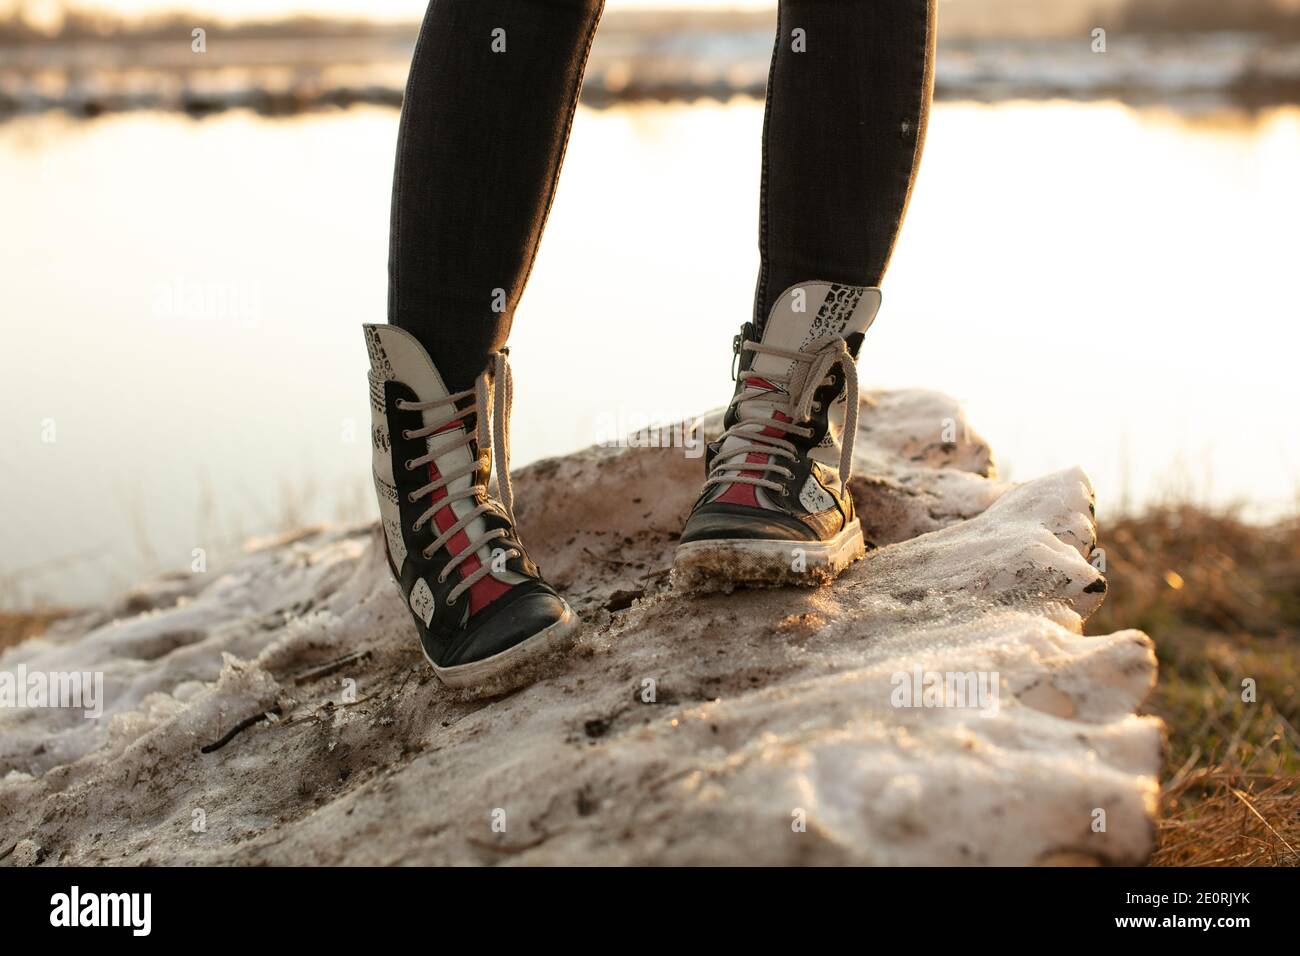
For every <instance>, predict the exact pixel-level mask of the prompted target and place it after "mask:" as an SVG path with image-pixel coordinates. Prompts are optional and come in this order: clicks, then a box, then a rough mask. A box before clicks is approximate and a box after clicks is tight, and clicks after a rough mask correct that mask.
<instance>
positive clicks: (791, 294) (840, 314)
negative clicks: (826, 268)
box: [750, 282, 880, 378]
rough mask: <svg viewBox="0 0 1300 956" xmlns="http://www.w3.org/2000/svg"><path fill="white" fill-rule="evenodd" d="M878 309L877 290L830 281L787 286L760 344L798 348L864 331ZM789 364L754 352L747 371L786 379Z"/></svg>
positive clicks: (767, 323) (764, 328) (770, 317)
mask: <svg viewBox="0 0 1300 956" xmlns="http://www.w3.org/2000/svg"><path fill="white" fill-rule="evenodd" d="M879 309H880V290H879V289H870V288H867V287H866V286H860V285H838V284H836V283H832V282H804V283H802V284H800V285H797V286H794V287H792V288H790V289H787V290H786V292H785V293H784V294H783V295H782V296H781V298H780V299H779V300H778V301H777V303H776V305H774V306H773V307H772V311H771V312H770V313H769V314H768V316H767V321H766V322H765V323H764V325H763V337H762V339H761V340H760V341H761V342H762V343H763V344H764V345H772V346H775V347H777V348H781V349H788V350H790V351H792V352H793V351H798V350H799V349H801V348H803V347H804V346H805V345H808V344H809V343H810V342H815V341H816V340H817V339H820V338H822V337H824V336H827V335H838V336H839V337H840V338H848V337H849V336H850V335H853V334H854V333H856V332H866V331H867V329H868V328H869V327H870V326H871V323H872V321H873V320H874V319H875V318H876V312H877V311H879ZM792 364H793V363H792V362H791V361H790V360H789V359H783V358H781V357H779V356H776V355H765V354H763V353H761V352H760V353H758V355H757V356H755V359H754V364H753V365H752V366H750V370H751V371H752V372H754V373H755V374H757V375H760V376H767V375H771V376H774V377H776V378H786V377H787V376H788V375H789V373H790V366H791V365H792Z"/></svg>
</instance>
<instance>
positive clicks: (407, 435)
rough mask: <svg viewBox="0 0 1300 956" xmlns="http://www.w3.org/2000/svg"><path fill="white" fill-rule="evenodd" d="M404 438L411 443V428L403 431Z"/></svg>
mask: <svg viewBox="0 0 1300 956" xmlns="http://www.w3.org/2000/svg"><path fill="white" fill-rule="evenodd" d="M402 437H403V438H405V439H406V440H407V441H410V440H411V430H410V429H409V428H403V429H402Z"/></svg>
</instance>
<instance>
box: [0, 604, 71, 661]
mask: <svg viewBox="0 0 1300 956" xmlns="http://www.w3.org/2000/svg"><path fill="white" fill-rule="evenodd" d="M68 614H69V612H68V611H65V610H63V609H61V608H49V609H46V610H40V611H0V651H2V650H4V649H5V648H6V647H12V646H13V645H14V644H17V643H19V642H21V641H25V640H27V638H29V637H35V636H36V635H37V634H40V633H41V632H42V631H44V630H45V629H46V628H47V627H49V626H50V625H51V624H53V623H54V622H55V621H57V620H59V619H60V618H64V617H67V616H68Z"/></svg>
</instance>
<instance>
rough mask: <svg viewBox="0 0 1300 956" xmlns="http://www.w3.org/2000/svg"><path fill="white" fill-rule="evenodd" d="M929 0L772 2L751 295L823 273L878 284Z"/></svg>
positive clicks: (921, 101) (759, 301)
mask: <svg viewBox="0 0 1300 956" xmlns="http://www.w3.org/2000/svg"><path fill="white" fill-rule="evenodd" d="M934 27H935V0H834V2H830V0H781V4H780V11H779V13H778V21H777V37H776V49H775V51H774V52H773V56H772V72H771V77H770V79H769V82H768V87H767V112H766V114H765V118H764V123H763V180H762V182H763V185H762V194H761V197H760V203H761V208H760V214H759V217H760V219H759V221H760V225H759V250H760V253H761V256H762V266H761V268H760V271H759V278H758V288H757V291H756V293H755V301H754V322H755V325H756V326H758V327H759V328H761V327H762V324H763V322H765V321H766V319H767V315H768V312H769V310H770V309H771V308H772V306H773V305H774V304H775V303H776V302H777V300H778V298H779V297H780V295H781V293H782V292H784V291H785V290H786V289H788V288H789V287H790V286H792V285H794V284H795V283H797V282H804V281H806V280H810V279H826V280H830V281H832V282H840V283H845V284H849V285H858V286H876V285H879V284H880V280H881V278H882V277H883V276H884V274H885V268H886V267H887V266H888V264H889V257H890V254H891V252H892V251H893V248H894V240H895V238H896V237H897V235H898V229H899V226H900V225H901V224H902V221H903V215H904V213H905V212H906V211H907V202H908V198H909V196H910V195H911V189H912V182H913V180H914V179H915V177H916V170H917V165H918V163H919V161H920V158H921V148H922V146H923V145H924V142H925V129H926V121H927V119H928V116H929V110H930V95H931V91H932V89H933V86H934V66H933V64H934V36H935V29H934Z"/></svg>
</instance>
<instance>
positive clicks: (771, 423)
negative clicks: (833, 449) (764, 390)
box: [705, 335, 858, 492]
mask: <svg viewBox="0 0 1300 956" xmlns="http://www.w3.org/2000/svg"><path fill="white" fill-rule="evenodd" d="M742 348H744V349H748V350H749V351H751V352H757V353H760V354H763V355H774V356H776V357H778V358H784V359H789V360H790V361H791V362H793V363H794V365H793V367H792V369H791V371H790V374H789V376H788V377H787V378H777V377H774V376H771V375H760V374H758V373H757V372H754V371H752V370H751V371H747V372H741V373H740V381H741V383H742V386H743V385H744V384H745V383H747V382H748V381H749V380H750V379H754V378H756V379H760V380H762V381H764V382H767V383H769V384H771V385H773V386H776V387H778V388H784V389H785V392H786V400H785V401H784V402H781V401H779V400H777V398H778V393H775V392H772V393H769V395H758V396H755V395H746V394H745V392H746V390H747V389H746V388H745V387H742V388H740V389H739V390H738V391H737V392H736V395H735V397H734V398H732V400H731V404H730V405H728V406H727V413H728V414H730V412H731V409H732V407H733V406H739V405H743V404H744V403H745V402H769V401H771V402H772V404H773V408H772V410H771V411H770V412H769V411H768V410H766V409H765V410H764V411H763V412H762V413H761V414H746V413H745V412H744V411H741V412H740V413H739V417H738V419H737V421H736V423H735V424H734V425H732V426H731V427H730V428H728V429H727V430H726V431H725V432H723V435H722V446H725V444H726V442H727V440H728V439H730V438H735V439H738V440H740V441H741V444H739V445H736V446H735V447H733V448H731V449H728V450H727V452H726V456H725V457H723V456H722V455H719V457H718V460H717V461H715V462H714V463H713V468H712V469H711V471H710V474H709V478H708V480H707V481H706V482H705V486H706V487H708V486H710V485H720V484H743V485H756V486H758V487H760V488H770V489H772V490H773V491H777V492H781V491H783V490H784V486H783V485H782V484H781V483H780V482H779V481H776V480H774V479H772V478H768V477H763V476H764V475H765V474H767V473H773V474H777V475H781V476H782V477H784V478H786V479H787V480H788V479H790V478H793V477H794V473H793V472H792V471H791V470H790V469H789V468H787V467H785V466H784V465H782V464H781V463H780V462H779V460H778V459H781V458H784V459H787V460H789V461H792V462H793V461H797V460H798V458H799V453H798V451H797V450H796V449H795V446H794V443H793V442H791V441H789V440H788V439H786V438H781V437H777V436H774V435H764V434H762V432H763V431H764V430H765V429H769V428H772V429H776V430H777V431H779V432H781V433H782V435H796V436H798V437H800V438H808V437H811V435H812V433H813V430H812V429H811V428H808V427H807V426H804V425H800V424H799V422H805V421H807V420H808V418H809V416H810V415H811V414H812V413H813V412H818V411H821V403H820V402H817V401H814V399H813V394H814V393H815V392H816V391H817V389H818V388H820V387H821V385H822V384H823V382H825V380H826V378H827V376H828V375H829V374H830V370H831V367H832V366H833V365H835V363H836V362H839V363H840V368H842V369H843V370H844V380H845V391H846V395H845V398H846V401H847V403H848V408H847V409H846V410H845V411H846V413H845V421H844V434H843V436H842V437H841V439H840V463H839V474H840V481H841V482H842V483H844V484H848V481H849V478H850V477H851V476H852V474H853V442H854V439H855V438H856V437H857V433H858V369H857V365H856V364H855V363H854V361H853V355H852V354H851V353H850V352H849V347H848V343H846V342H845V341H844V339H842V338H840V337H839V336H837V335H836V336H826V337H825V338H822V339H818V340H817V341H815V342H813V343H812V344H811V345H810V346H808V347H807V348H806V349H804V350H801V351H797V352H796V351H792V350H790V349H782V348H777V347H776V346H772V345H764V344H762V343H761V342H755V341H752V340H748V339H747V340H746V341H745V343H744V345H743V346H742ZM777 411H780V412H783V413H784V414H785V415H786V416H788V417H789V418H790V421H788V422H783V421H781V420H780V419H778V418H777V417H776V416H775V414H774V413H775V412H777ZM769 416H770V417H769ZM722 446H720V447H722ZM750 454H760V455H766V456H769V457H768V458H767V460H766V461H765V462H752V461H746V460H745V459H746V458H747V457H748V456H749V455H750ZM744 472H758V473H759V474H758V475H753V474H744Z"/></svg>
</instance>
